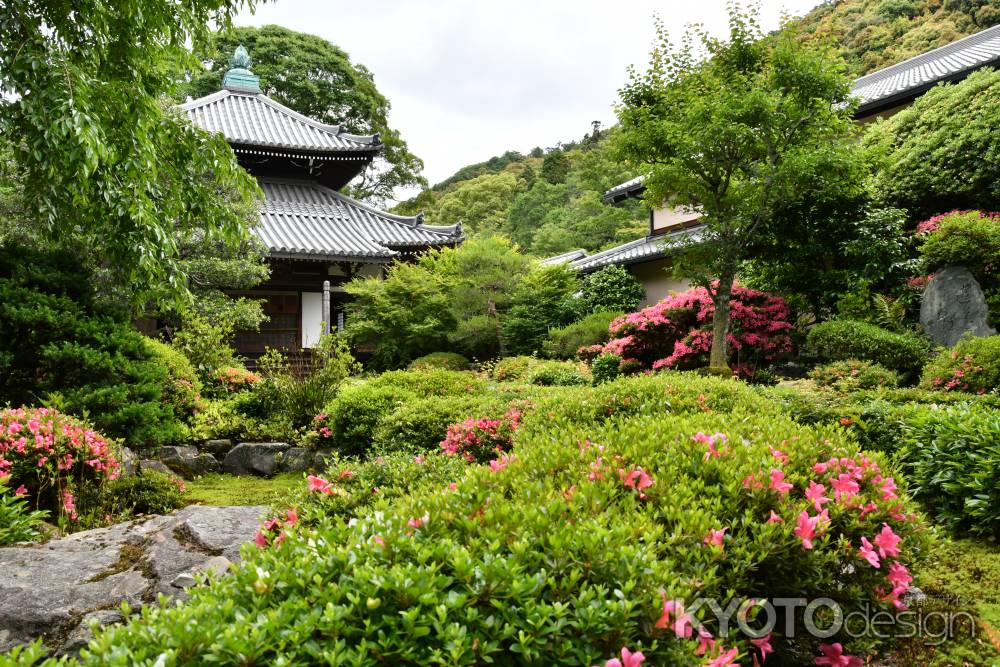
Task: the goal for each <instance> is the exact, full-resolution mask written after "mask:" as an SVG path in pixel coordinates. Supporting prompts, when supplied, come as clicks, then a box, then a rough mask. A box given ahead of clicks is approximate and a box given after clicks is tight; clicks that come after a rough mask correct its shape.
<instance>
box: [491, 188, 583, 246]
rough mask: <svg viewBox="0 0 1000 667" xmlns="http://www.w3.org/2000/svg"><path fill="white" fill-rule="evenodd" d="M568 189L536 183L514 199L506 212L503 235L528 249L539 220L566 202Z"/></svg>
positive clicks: (540, 221)
mask: <svg viewBox="0 0 1000 667" xmlns="http://www.w3.org/2000/svg"><path fill="white" fill-rule="evenodd" d="M569 199H570V189H569V186H567V185H565V184H564V183H560V184H558V185H553V184H551V183H549V182H548V181H544V180H542V181H537V182H535V184H534V185H532V186H531V188H529V189H528V190H527V191H525V192H522V193H520V194H518V195H517V197H515V199H514V201H513V203H511V206H510V210H508V211H507V219H506V220H505V221H504V226H503V231H504V233H505V234H506V235H507V236H508V237H509V238H510V239H511V240H512V241H514V242H515V243H517V244H518V245H519V246H521V247H523V248H530V247H531V245H532V242H533V241H534V238H535V234H536V233H537V232H538V229H539V228H540V227H541V226H542V224H543V220H545V219H546V217H547V216H548V215H549V214H550V212H552V211H553V210H555V209H558V208H560V207H562V206H565V205H566V204H567V203H569Z"/></svg>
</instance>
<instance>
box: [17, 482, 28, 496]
mask: <svg viewBox="0 0 1000 667" xmlns="http://www.w3.org/2000/svg"><path fill="white" fill-rule="evenodd" d="M26 495H28V489H26V488H25V487H24V484H22V485H21V486H19V487H17V488H16V489H14V496H15V497H17V498H20V497H21V496H26Z"/></svg>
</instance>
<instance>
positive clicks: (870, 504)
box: [861, 501, 878, 521]
mask: <svg viewBox="0 0 1000 667" xmlns="http://www.w3.org/2000/svg"><path fill="white" fill-rule="evenodd" d="M877 510H878V505H876V504H875V503H873V502H871V501H869V502H868V504H867V505H865V506H864V507H862V508H861V520H862V521H864V520H865V515H867V514H871V513H872V512H875V511H877Z"/></svg>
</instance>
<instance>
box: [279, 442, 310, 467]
mask: <svg viewBox="0 0 1000 667" xmlns="http://www.w3.org/2000/svg"><path fill="white" fill-rule="evenodd" d="M315 463H316V457H315V454H314V452H313V450H311V449H306V448H305V447H291V448H289V450H288V451H287V452H285V453H284V455H283V456H282V457H281V470H282V472H307V471H309V470H312V469H313V466H314V465H315Z"/></svg>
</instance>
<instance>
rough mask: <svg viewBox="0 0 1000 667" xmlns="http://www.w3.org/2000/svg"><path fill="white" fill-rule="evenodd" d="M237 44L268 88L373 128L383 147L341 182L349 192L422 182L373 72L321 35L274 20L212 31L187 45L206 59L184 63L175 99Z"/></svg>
mask: <svg viewBox="0 0 1000 667" xmlns="http://www.w3.org/2000/svg"><path fill="white" fill-rule="evenodd" d="M240 44H242V45H243V46H245V47H246V48H247V50H248V51H249V52H250V57H251V58H252V59H253V70H254V74H256V75H258V76H259V77H260V85H261V89H262V90H263V91H264V92H265V93H266V94H267V95H268V96H270V97H273V98H274V99H276V100H277V101H279V102H281V103H282V104H284V105H286V106H288V107H291V108H292V109H295V110H296V111H298V112H299V113H302V114H305V115H306V116H309V117H311V118H315V119H316V120H318V121H321V122H323V123H329V124H331V125H341V126H343V127H344V128H346V129H347V131H349V132H353V133H355V134H370V133H375V132H377V133H379V134H380V135H381V139H382V143H383V145H384V146H385V148H384V150H383V154H382V155H381V156H380V157H379V158H378V159H376V160H375V161H374V162H373V163H372V165H371V166H370V167H368V168H367V169H365V171H364V172H362V174H361V176H360V179H359V180H357V181H355V182H354V183H352V184H351V185H350V186H349V190H350V193H351V194H352V195H354V196H355V197H358V198H359V199H365V200H368V201H372V202H375V203H383V202H384V201H385V200H387V199H392V197H393V191H394V190H395V189H396V188H398V187H408V186H421V185H422V186H426V185H427V181H426V180H425V179H424V178H423V176H421V175H420V172H421V171H422V170H423V168H424V163H423V161H422V160H420V158H418V157H417V156H415V155H413V153H411V152H410V150H409V148H408V147H407V145H406V142H405V141H404V140H403V138H402V137H401V136H400V134H399V131H398V130H395V129H393V128H392V127H390V126H389V120H388V115H389V108H390V104H389V100H388V99H386V97H385V96H384V95H383V94H382V93H380V92H379V91H378V88H376V87H375V77H374V76H373V75H372V73H371V72H370V71H368V69H367V68H365V66H364V65H361V64H358V63H352V62H351V59H350V56H348V54H347V53H345V52H344V51H343V50H342V49H341V48H340V47H338V46H336V45H335V44H331V43H330V42H328V41H326V40H325V39H323V38H322V37H317V36H315V35H309V34H306V33H302V32H295V31H293V30H289V29H287V28H282V27H281V26H276V25H266V26H263V27H260V28H253V27H243V28H232V29H230V30H225V31H220V32H218V33H214V34H212V35H211V36H210V37H209V39H208V40H207V41H206V42H205V44H204V46H202V47H201V48H199V49H196V51H195V54H196V55H197V57H198V58H199V59H200V60H201V61H202V62H203V63H205V64H206V65H208V67H196V68H194V69H191V70H189V72H188V74H189V80H188V82H187V84H186V85H184V86H182V87H181V89H180V91H179V99H181V100H183V99H184V97H185V96H187V95H190V96H192V97H201V96H202V95H208V94H209V93H213V92H215V91H217V90H219V88H220V86H221V85H222V75H223V74H224V73H225V70H226V63H227V62H228V60H229V57H230V56H231V55H232V53H233V50H234V49H235V48H236V47H237V46H239V45H240Z"/></svg>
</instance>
